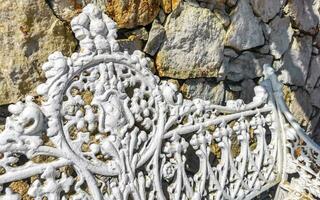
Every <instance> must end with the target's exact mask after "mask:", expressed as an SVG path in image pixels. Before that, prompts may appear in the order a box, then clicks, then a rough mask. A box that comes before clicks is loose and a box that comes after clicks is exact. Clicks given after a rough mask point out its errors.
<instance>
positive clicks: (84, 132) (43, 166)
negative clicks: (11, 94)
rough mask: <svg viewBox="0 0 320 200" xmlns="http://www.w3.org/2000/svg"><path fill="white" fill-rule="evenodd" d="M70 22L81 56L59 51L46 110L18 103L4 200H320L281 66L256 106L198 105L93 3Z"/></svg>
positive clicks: (44, 98)
mask: <svg viewBox="0 0 320 200" xmlns="http://www.w3.org/2000/svg"><path fill="white" fill-rule="evenodd" d="M71 27H72V30H73V32H74V34H75V36H76V38H77V39H78V40H79V44H80V51H79V52H77V53H74V54H73V55H72V56H71V57H70V58H68V57H65V56H63V55H62V54H61V53H60V52H55V53H53V54H52V55H50V56H49V58H48V62H46V63H45V64H44V65H43V71H44V72H45V76H46V79H47V80H46V82H45V83H43V84H41V85H39V87H38V88H37V92H38V94H39V96H40V98H39V99H40V103H38V104H36V103H34V99H33V97H29V96H28V97H26V100H25V102H18V103H16V104H14V105H10V107H9V111H10V112H11V113H12V115H11V116H10V117H8V118H7V120H6V125H5V129H4V131H3V132H2V133H1V134H0V186H1V193H0V199H10V200H17V199H21V198H23V197H22V195H28V196H29V197H33V198H34V199H43V198H47V199H48V200H55V199H96V200H98V199H110V200H122V199H141V200H144V199H177V200H178V199H179V200H180V199H193V200H197V199H199V200H200V199H251V198H254V197H257V196H258V195H259V194H260V193H262V192H264V191H267V190H268V189H269V188H271V187H273V186H277V187H278V189H277V195H276V199H298V198H300V197H302V196H305V197H310V198H317V197H318V198H319V197H320V192H319V191H320V180H319V169H320V168H319V165H320V158H319V152H320V151H319V147H318V146H317V145H316V144H315V143H314V142H313V141H312V140H310V139H309V137H308V136H307V135H306V133H305V132H304V130H302V129H301V128H300V127H299V125H298V124H297V123H296V122H295V120H294V118H293V117H292V115H291V113H290V112H289V111H288V109H287V107H286V105H285V103H284V100H283V99H282V93H281V84H280V83H279V82H278V81H277V78H276V76H275V75H274V73H273V70H272V68H271V67H270V66H264V73H265V75H264V81H263V82H262V83H261V85H260V86H257V87H255V88H254V91H255V97H254V98H253V101H252V103H249V104H244V103H243V101H242V100H235V101H228V102H227V105H226V106H221V105H213V104H211V103H209V102H208V101H204V100H201V99H194V100H187V99H183V97H182V95H181V94H180V93H179V92H178V89H177V88H176V86H175V85H174V84H172V83H170V82H166V81H162V82H161V81H160V80H159V78H158V77H157V76H155V75H153V74H152V72H151V71H150V70H149V68H148V63H149V61H148V58H145V57H144V54H143V53H142V52H140V51H135V52H134V53H133V54H132V55H130V54H128V52H122V51H120V50H119V45H118V43H117V40H116V24H115V23H114V22H113V21H112V20H111V19H110V18H109V17H108V16H106V15H105V14H103V13H102V12H101V11H100V10H99V9H97V8H96V7H95V6H94V5H91V4H90V5H88V6H86V7H85V8H84V9H83V12H82V13H81V14H79V15H78V16H77V17H75V18H74V19H73V20H72V22H71ZM17 181H22V182H25V183H27V185H28V188H27V194H21V193H19V192H18V191H15V190H14V189H13V188H12V187H11V184H13V183H16V182H17Z"/></svg>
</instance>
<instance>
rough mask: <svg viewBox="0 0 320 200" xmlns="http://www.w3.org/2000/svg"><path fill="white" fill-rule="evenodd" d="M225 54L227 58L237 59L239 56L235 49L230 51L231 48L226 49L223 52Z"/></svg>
mask: <svg viewBox="0 0 320 200" xmlns="http://www.w3.org/2000/svg"><path fill="white" fill-rule="evenodd" d="M223 54H224V55H225V56H227V57H230V58H236V57H238V54H237V52H236V51H235V50H233V49H230V48H224V50H223Z"/></svg>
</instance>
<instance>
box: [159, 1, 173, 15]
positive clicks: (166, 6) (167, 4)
mask: <svg viewBox="0 0 320 200" xmlns="http://www.w3.org/2000/svg"><path fill="white" fill-rule="evenodd" d="M160 2H161V8H162V9H163V11H164V12H165V13H167V14H168V13H170V12H171V11H172V5H171V0H160Z"/></svg>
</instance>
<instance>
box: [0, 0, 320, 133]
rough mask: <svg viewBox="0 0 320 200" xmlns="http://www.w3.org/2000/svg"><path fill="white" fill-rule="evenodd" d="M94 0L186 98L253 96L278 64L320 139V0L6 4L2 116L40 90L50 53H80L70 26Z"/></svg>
mask: <svg viewBox="0 0 320 200" xmlns="http://www.w3.org/2000/svg"><path fill="white" fill-rule="evenodd" d="M89 2H94V3H96V4H98V5H99V6H100V7H101V8H102V9H103V10H105V12H106V13H108V15H109V16H110V17H112V18H113V19H114V20H115V21H116V22H117V23H118V26H119V28H120V30H119V32H118V35H119V42H120V46H121V48H123V49H127V50H128V51H129V52H132V51H133V50H135V49H140V50H141V51H144V52H145V53H146V54H147V56H149V57H150V58H152V60H153V62H154V63H153V65H154V72H155V73H156V74H157V75H159V76H160V77H161V78H163V79H171V80H172V82H174V83H176V84H177V85H178V86H179V87H180V89H181V91H182V93H183V94H184V95H185V97H186V98H195V97H200V98H203V99H208V100H210V101H212V102H213V103H216V104H224V103H225V101H226V100H230V99H236V98H241V99H243V100H244V101H245V102H250V101H251V100H252V97H253V87H254V86H255V85H256V84H258V83H259V81H260V80H261V76H262V66H263V64H266V63H268V64H271V65H272V66H273V67H274V68H275V69H276V70H277V73H278V75H279V79H281V81H282V82H283V83H284V84H285V87H284V95H285V98H286V100H287V103H288V105H289V108H290V109H291V111H292V112H293V114H294V115H295V116H296V118H297V119H298V121H299V122H300V123H301V125H302V126H304V127H305V128H307V129H308V130H309V131H312V132H313V133H314V135H319V136H320V133H317V125H318V126H320V124H319V118H320V112H319V110H320V81H319V77H320V55H319V48H320V33H319V19H320V14H319V8H320V0H197V1H196V0H185V1H182V0H92V1H90V0H21V1H17V0H16V1H10V0H0V13H1V15H0V44H1V49H0V105H1V106H0V112H1V116H0V118H1V117H2V118H3V117H5V115H6V111H5V110H6V105H7V104H9V103H14V102H16V101H18V100H20V99H21V98H23V96H24V95H26V94H33V93H34V88H35V86H36V85H37V84H38V83H39V82H41V81H43V73H42V70H41V64H42V63H44V61H45V60H46V59H47V56H48V55H49V54H50V53H52V52H53V51H55V50H58V51H62V52H63V53H64V54H65V55H67V56H70V54H71V52H73V51H75V50H76V48H77V43H76V40H75V38H74V36H73V35H72V33H71V31H70V26H69V22H70V20H71V18H72V17H73V16H74V15H75V14H77V13H78V12H79V11H80V10H81V9H82V7H83V6H84V5H85V4H86V3H89ZM1 110H3V111H1ZM0 121H1V120H0ZM318 129H319V127H318ZM318 131H319V130H318ZM319 132H320V131H319Z"/></svg>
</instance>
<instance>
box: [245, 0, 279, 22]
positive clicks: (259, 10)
mask: <svg viewBox="0 0 320 200" xmlns="http://www.w3.org/2000/svg"><path fill="white" fill-rule="evenodd" d="M251 5H252V9H253V11H254V12H255V13H256V14H257V15H258V16H260V17H261V19H262V21H264V22H268V21H269V20H270V19H272V18H273V17H274V16H276V14H277V13H278V12H279V11H280V8H281V4H280V1H279V0H251Z"/></svg>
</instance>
